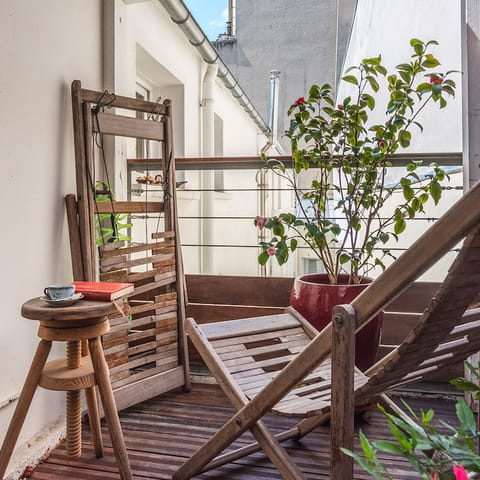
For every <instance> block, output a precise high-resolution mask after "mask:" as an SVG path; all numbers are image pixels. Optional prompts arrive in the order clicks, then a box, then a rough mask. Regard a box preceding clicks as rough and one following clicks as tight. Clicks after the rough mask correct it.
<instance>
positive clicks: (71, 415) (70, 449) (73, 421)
mask: <svg viewBox="0 0 480 480" xmlns="http://www.w3.org/2000/svg"><path fill="white" fill-rule="evenodd" d="M81 355H82V351H81V344H80V342H79V341H69V342H67V358H66V360H67V367H68V368H71V369H73V370H74V369H76V368H79V367H80V359H81ZM81 393H82V392H81V390H69V391H68V392H67V395H66V396H67V404H66V411H65V413H66V417H67V456H68V458H78V457H80V455H81V454H82V396H81Z"/></svg>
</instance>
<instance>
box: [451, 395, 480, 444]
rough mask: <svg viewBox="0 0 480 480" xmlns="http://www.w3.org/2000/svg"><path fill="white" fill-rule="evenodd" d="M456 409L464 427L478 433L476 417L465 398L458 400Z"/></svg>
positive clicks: (474, 433)
mask: <svg viewBox="0 0 480 480" xmlns="http://www.w3.org/2000/svg"><path fill="white" fill-rule="evenodd" d="M455 410H456V412H457V417H458V419H459V420H460V424H461V425H462V427H463V428H464V429H466V430H469V431H470V432H471V433H472V434H473V435H476V434H477V423H476V421H475V417H474V415H473V413H472V411H471V410H470V408H468V405H467V404H466V402H465V400H464V399H463V398H461V399H460V400H458V401H457V405H456V407H455Z"/></svg>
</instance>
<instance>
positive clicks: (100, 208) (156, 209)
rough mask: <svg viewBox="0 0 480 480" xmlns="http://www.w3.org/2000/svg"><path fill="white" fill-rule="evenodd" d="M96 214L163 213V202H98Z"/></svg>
mask: <svg viewBox="0 0 480 480" xmlns="http://www.w3.org/2000/svg"><path fill="white" fill-rule="evenodd" d="M95 210H96V213H131V214H135V213H137V214H142V213H162V212H163V202H142V201H134V202H97V204H96V207H95Z"/></svg>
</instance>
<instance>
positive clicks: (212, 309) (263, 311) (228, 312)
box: [186, 303, 285, 324]
mask: <svg viewBox="0 0 480 480" xmlns="http://www.w3.org/2000/svg"><path fill="white" fill-rule="evenodd" d="M284 311H285V308H283V307H249V306H243V305H212V304H210V305H207V304H196V303H188V304H187V308H186V316H187V317H193V318H195V320H196V321H197V322H198V323H199V324H204V323H211V322H223V321H226V320H236V319H241V318H248V317H255V316H264V315H275V314H280V313H283V312H284Z"/></svg>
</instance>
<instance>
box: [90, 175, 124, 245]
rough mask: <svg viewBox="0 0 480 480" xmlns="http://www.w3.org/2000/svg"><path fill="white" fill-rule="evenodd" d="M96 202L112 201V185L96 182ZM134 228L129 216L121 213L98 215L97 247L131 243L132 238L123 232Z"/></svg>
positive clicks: (96, 224)
mask: <svg viewBox="0 0 480 480" xmlns="http://www.w3.org/2000/svg"><path fill="white" fill-rule="evenodd" d="M99 192H100V193H99ZM95 201H96V202H99V203H100V202H111V201H112V189H111V187H110V185H108V184H106V183H104V182H96V184H95ZM132 226H133V225H132V224H131V223H130V222H129V221H128V215H123V214H119V213H115V214H110V213H99V214H96V215H95V234H96V235H95V243H96V244H97V245H105V244H106V243H108V242H117V241H121V240H124V241H126V242H131V241H132V237H130V236H129V235H127V234H124V233H122V230H125V229H129V228H131V227H132Z"/></svg>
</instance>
